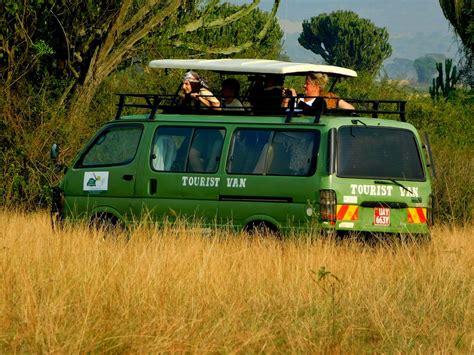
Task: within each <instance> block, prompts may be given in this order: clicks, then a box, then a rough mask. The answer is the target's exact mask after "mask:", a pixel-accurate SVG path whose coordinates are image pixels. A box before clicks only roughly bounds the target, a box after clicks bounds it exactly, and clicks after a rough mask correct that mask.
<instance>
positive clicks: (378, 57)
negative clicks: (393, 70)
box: [298, 11, 392, 74]
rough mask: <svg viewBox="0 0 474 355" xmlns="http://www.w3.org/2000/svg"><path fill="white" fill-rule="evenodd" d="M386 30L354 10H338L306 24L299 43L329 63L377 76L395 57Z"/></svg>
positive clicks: (304, 23)
mask: <svg viewBox="0 0 474 355" xmlns="http://www.w3.org/2000/svg"><path fill="white" fill-rule="evenodd" d="M388 37H389V36H388V32H387V30H386V29H385V28H379V27H376V26H375V25H374V24H373V23H372V22H371V21H370V20H367V19H363V18H360V17H359V16H358V15H357V14H356V13H354V12H352V11H335V12H332V13H330V14H326V13H323V14H321V15H318V16H316V17H312V18H311V19H310V21H308V20H305V21H304V22H303V32H302V33H301V35H300V37H299V38H298V42H299V43H300V44H301V45H302V46H303V47H304V48H306V49H309V50H310V51H312V52H314V53H316V54H318V55H320V56H321V57H323V59H324V61H325V62H326V63H328V64H332V65H339V66H343V67H348V68H352V69H355V70H360V71H366V72H369V73H371V74H376V73H377V72H378V71H379V69H380V67H381V65H382V62H383V61H384V60H385V59H386V58H388V57H389V56H390V55H391V54H392V47H391V46H390V44H389V42H388Z"/></svg>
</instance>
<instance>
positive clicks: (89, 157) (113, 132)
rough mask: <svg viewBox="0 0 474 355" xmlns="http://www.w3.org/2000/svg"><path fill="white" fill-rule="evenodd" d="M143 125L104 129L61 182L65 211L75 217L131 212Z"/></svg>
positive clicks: (121, 214)
mask: <svg viewBox="0 0 474 355" xmlns="http://www.w3.org/2000/svg"><path fill="white" fill-rule="evenodd" d="M142 132H143V125H142V124H116V125H110V126H107V127H105V128H104V129H103V130H102V131H101V132H100V133H99V134H98V135H97V136H96V137H95V139H94V140H93V141H92V143H91V144H90V145H89V146H88V147H87V148H86V149H85V150H84V153H83V154H82V155H81V156H80V158H79V159H78V160H77V162H76V163H75V165H74V167H73V168H72V169H69V170H68V172H67V174H66V176H65V178H64V190H65V195H66V206H67V208H68V209H69V210H70V211H72V212H74V213H76V214H83V213H86V215H87V216H89V215H90V213H92V212H94V213H95V212H97V211H100V212H104V211H113V212H114V213H115V214H117V212H118V214H120V216H117V217H123V216H124V215H126V214H127V213H129V212H130V208H131V199H132V198H133V197H134V195H135V181H136V175H137V166H138V161H139V155H138V154H137V152H138V147H139V144H140V140H141V137H142Z"/></svg>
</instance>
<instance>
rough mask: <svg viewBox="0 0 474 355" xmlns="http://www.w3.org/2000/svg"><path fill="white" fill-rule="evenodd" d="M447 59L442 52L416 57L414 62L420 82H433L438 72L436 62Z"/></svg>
mask: <svg viewBox="0 0 474 355" xmlns="http://www.w3.org/2000/svg"><path fill="white" fill-rule="evenodd" d="M445 59H446V57H445V56H444V55H442V54H427V55H425V56H423V57H419V58H416V59H415V61H414V62H413V64H414V66H415V69H416V74H417V76H418V82H419V83H423V84H429V83H431V80H432V79H433V77H434V76H435V74H436V63H438V62H440V61H442V60H445Z"/></svg>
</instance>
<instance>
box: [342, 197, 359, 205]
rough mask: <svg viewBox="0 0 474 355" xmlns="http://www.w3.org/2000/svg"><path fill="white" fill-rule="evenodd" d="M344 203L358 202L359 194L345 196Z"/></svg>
mask: <svg viewBox="0 0 474 355" xmlns="http://www.w3.org/2000/svg"><path fill="white" fill-rule="evenodd" d="M342 200H343V202H344V203H357V196H343V198H342Z"/></svg>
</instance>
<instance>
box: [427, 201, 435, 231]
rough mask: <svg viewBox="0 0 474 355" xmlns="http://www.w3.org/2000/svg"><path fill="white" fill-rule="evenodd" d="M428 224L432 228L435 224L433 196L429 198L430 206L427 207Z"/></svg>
mask: <svg viewBox="0 0 474 355" xmlns="http://www.w3.org/2000/svg"><path fill="white" fill-rule="evenodd" d="M426 223H427V224H428V225H429V226H432V225H433V223H434V211H433V195H430V197H429V198H428V206H427V207H426Z"/></svg>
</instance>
